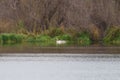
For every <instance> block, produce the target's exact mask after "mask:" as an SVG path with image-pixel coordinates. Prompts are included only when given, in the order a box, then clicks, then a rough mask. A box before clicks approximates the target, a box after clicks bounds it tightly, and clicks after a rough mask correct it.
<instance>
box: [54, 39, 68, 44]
mask: <svg viewBox="0 0 120 80" xmlns="http://www.w3.org/2000/svg"><path fill="white" fill-rule="evenodd" d="M66 43H67V41H65V40H58V38H57V40H56V44H66Z"/></svg>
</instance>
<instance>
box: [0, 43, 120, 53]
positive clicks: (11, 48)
mask: <svg viewBox="0 0 120 80" xmlns="http://www.w3.org/2000/svg"><path fill="white" fill-rule="evenodd" d="M0 53H107V54H109V53H117V54H119V53H120V47H105V46H101V45H96V44H95V45H91V46H79V45H76V44H73V43H72V44H64V45H56V44H53V43H49V44H48V43H46V44H45V43H34V42H33V43H18V44H16V43H15V44H14V43H13V44H1V45H0Z"/></svg>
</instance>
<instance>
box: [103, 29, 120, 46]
mask: <svg viewBox="0 0 120 80" xmlns="http://www.w3.org/2000/svg"><path fill="white" fill-rule="evenodd" d="M103 42H104V44H105V45H115V46H120V28H119V27H110V28H109V29H107V31H106V35H105V37H104V39H103Z"/></svg>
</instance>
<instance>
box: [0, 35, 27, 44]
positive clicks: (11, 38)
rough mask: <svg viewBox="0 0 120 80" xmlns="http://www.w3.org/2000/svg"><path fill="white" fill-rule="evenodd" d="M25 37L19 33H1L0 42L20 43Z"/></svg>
mask: <svg viewBox="0 0 120 80" xmlns="http://www.w3.org/2000/svg"><path fill="white" fill-rule="evenodd" d="M24 38H25V36H24V35H20V34H12V33H11V34H1V35H0V40H1V43H3V44H4V43H21V42H22V41H23V39H24Z"/></svg>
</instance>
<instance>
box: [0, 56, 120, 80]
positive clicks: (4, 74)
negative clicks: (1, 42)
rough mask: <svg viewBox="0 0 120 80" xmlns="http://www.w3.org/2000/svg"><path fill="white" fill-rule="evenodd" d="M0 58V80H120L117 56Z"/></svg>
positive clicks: (118, 58) (119, 58)
mask: <svg viewBox="0 0 120 80" xmlns="http://www.w3.org/2000/svg"><path fill="white" fill-rule="evenodd" d="M0 56H1V57H0V80H120V55H119V54H1V55H0Z"/></svg>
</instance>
